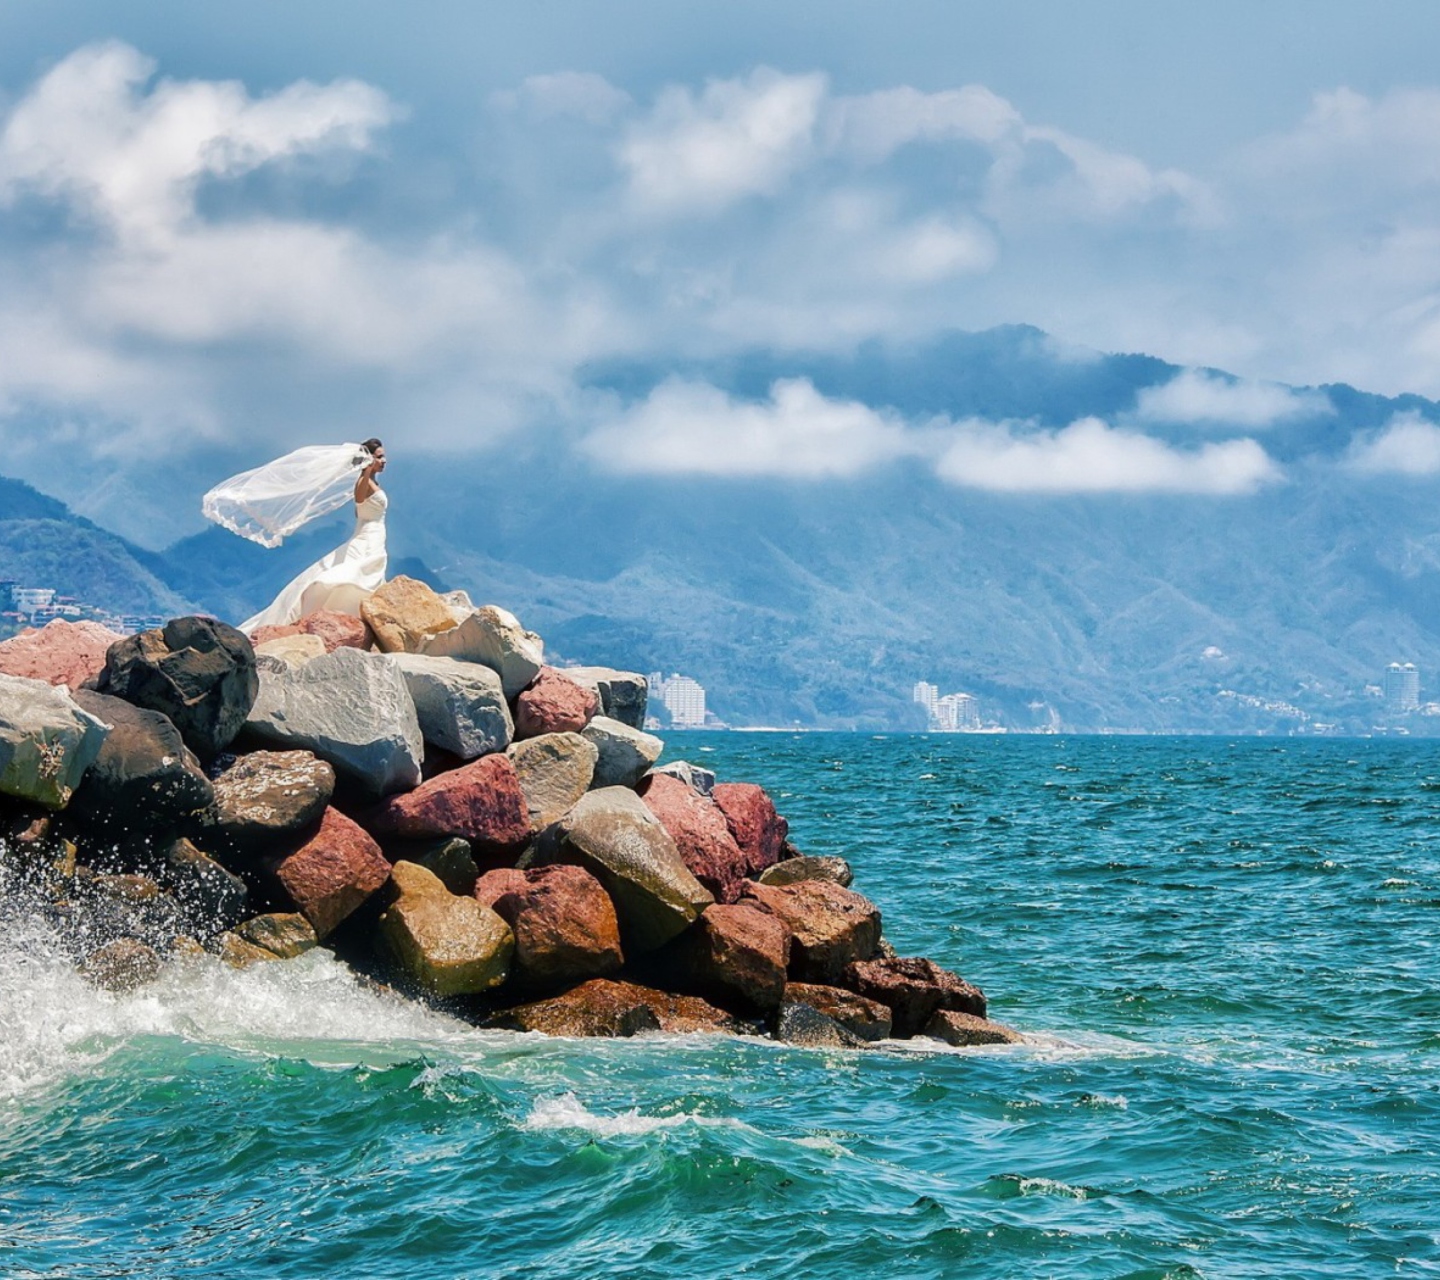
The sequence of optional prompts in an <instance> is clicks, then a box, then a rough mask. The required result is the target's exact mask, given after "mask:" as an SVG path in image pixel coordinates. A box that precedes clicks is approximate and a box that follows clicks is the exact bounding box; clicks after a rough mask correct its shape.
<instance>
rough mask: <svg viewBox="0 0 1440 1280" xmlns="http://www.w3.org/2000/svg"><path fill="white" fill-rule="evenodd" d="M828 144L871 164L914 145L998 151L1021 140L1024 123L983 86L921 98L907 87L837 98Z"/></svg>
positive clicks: (828, 121)
mask: <svg viewBox="0 0 1440 1280" xmlns="http://www.w3.org/2000/svg"><path fill="white" fill-rule="evenodd" d="M825 124H826V127H825V132H826V134H827V138H828V142H829V145H830V146H831V147H832V148H834V149H837V150H845V151H849V152H852V153H853V154H854V155H856V156H857V157H858V158H859V159H861V160H865V161H869V162H871V163H874V162H877V161H880V160H884V159H885V158H886V157H888V156H890V155H891V154H892V153H893V152H895V151H897V150H899V148H901V147H903V146H905V145H906V144H907V143H911V142H920V141H924V142H955V141H959V142H975V143H980V144H982V145H984V146H987V147H994V146H996V145H998V144H999V143H1001V142H1003V141H1004V140H1006V139H1007V138H1013V137H1016V136H1018V134H1019V132H1020V130H1021V129H1022V128H1023V125H1024V120H1023V119H1022V118H1021V115H1020V113H1019V112H1018V111H1017V110H1015V108H1014V107H1013V106H1012V105H1011V104H1010V103H1008V102H1007V101H1005V99H1004V98H1002V97H1000V96H999V95H998V94H995V93H992V92H991V91H990V90H989V89H987V88H985V86H984V85H978V84H971V85H965V86H964V87H963V88H960V89H945V90H942V91H941V92H939V93H921V92H920V90H918V89H913V88H911V87H910V86H909V85H902V86H900V87H899V88H895V89H881V90H879V91H877V92H875V93H864V94H856V95H854V96H852V97H841V98H837V99H835V100H834V101H833V102H832V103H831V105H830V109H829V111H828V112H827V119H826V122H825Z"/></svg>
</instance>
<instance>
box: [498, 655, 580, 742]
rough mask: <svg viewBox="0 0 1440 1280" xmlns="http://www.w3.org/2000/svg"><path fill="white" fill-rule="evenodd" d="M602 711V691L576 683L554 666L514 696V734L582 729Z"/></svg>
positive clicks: (524, 735)
mask: <svg viewBox="0 0 1440 1280" xmlns="http://www.w3.org/2000/svg"><path fill="white" fill-rule="evenodd" d="M599 714H600V695H599V694H598V693H596V692H595V690H594V689H588V688H586V687H585V686H584V685H580V684H576V683H575V681H573V680H571V679H570V678H569V677H568V676H566V675H565V674H564V673H562V672H560V671H557V670H556V669H555V668H554V667H541V668H540V674H539V675H537V676H536V677H535V679H533V680H532V681H531V682H530V683H529V685H527V686H526V687H525V688H524V689H522V690H521V691H520V694H519V696H518V697H516V699H515V737H516V739H517V740H518V739H521V738H538V737H539V736H540V735H541V734H542V733H579V732H580V730H581V729H583V728H584V727H585V726H586V725H587V724H589V723H590V721H591V720H593V719H594V718H595V717H596V716H597V715H599Z"/></svg>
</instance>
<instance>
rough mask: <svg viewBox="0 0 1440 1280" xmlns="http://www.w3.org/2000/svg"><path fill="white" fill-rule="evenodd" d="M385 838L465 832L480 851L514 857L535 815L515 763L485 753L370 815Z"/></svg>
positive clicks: (435, 836)
mask: <svg viewBox="0 0 1440 1280" xmlns="http://www.w3.org/2000/svg"><path fill="white" fill-rule="evenodd" d="M369 823H370V827H371V829H372V830H373V831H375V832H376V834H378V835H380V836H393V837H398V838H399V839H402V840H433V839H439V838H443V837H447V836H459V837H460V838H461V839H462V840H468V841H469V842H470V844H471V845H472V846H473V848H474V850H475V852H476V853H479V854H490V855H493V854H501V855H506V856H509V857H512V858H513V857H514V856H516V855H518V854H519V853H520V851H521V850H522V849H524V847H525V845H526V844H527V843H529V840H530V814H529V810H528V809H527V808H526V806H525V793H524V792H523V791H521V789H520V780H519V778H517V777H516V775H515V766H514V765H512V764H511V763H510V761H509V759H508V758H507V757H505V756H503V755H490V756H482V757H481V758H480V759H479V760H475V761H472V762H471V763H470V764H467V765H464V766H462V767H461V768H459V769H452V770H451V771H450V772H449V773H442V774H440V775H438V776H437V777H434V778H431V779H430V780H429V781H428V782H422V783H421V784H420V785H419V786H418V787H416V788H415V790H414V791H410V792H407V793H406V794H405V795H399V796H392V797H391V798H390V799H389V800H387V801H386V802H385V803H384V805H382V806H381V807H380V808H379V809H378V810H376V812H375V813H374V815H373V816H372V817H371V818H370V819H369Z"/></svg>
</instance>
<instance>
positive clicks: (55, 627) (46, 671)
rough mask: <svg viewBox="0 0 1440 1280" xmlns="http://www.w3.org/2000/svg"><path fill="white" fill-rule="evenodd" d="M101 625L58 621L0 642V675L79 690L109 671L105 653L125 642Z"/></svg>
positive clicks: (60, 619)
mask: <svg viewBox="0 0 1440 1280" xmlns="http://www.w3.org/2000/svg"><path fill="white" fill-rule="evenodd" d="M123 638H124V637H122V636H120V635H119V634H117V633H116V632H114V631H111V630H110V629H109V628H108V627H102V626H101V625H100V624H99V623H98V622H66V621H65V619H63V618H56V619H55V620H54V621H53V622H47V623H46V624H45V625H44V626H43V627H41V628H39V629H38V630H37V629H36V628H34V627H27V628H26V629H25V630H24V631H22V632H20V634H19V635H17V636H14V637H12V638H11V639H9V640H6V641H3V642H0V674H3V675H7V676H24V677H26V678H27V679H29V680H44V681H45V682H46V684H63V685H68V686H69V687H70V688H71V689H78V688H79V687H80V686H81V685H82V684H84V683H85V681H87V680H91V679H94V678H95V677H96V676H98V675H99V674H100V673H101V672H102V671H103V670H104V669H105V653H106V651H107V650H108V649H109V648H110V646H111V645H112V644H114V643H115V642H116V641H117V640H120V639H123Z"/></svg>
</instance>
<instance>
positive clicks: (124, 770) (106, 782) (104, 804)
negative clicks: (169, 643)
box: [70, 689, 214, 840]
mask: <svg viewBox="0 0 1440 1280" xmlns="http://www.w3.org/2000/svg"><path fill="white" fill-rule="evenodd" d="M75 701H76V703H78V704H79V706H80V707H82V708H83V709H84V710H85V711H86V712H88V713H89V714H90V715H92V716H94V717H95V718H96V719H97V720H99V721H101V722H102V723H104V724H107V725H109V726H110V732H109V734H108V735H106V738H105V742H104V745H103V746H101V748H100V751H99V753H98V754H97V755H96V757H95V763H94V764H92V765H91V766H90V770H89V772H88V773H86V775H85V781H84V782H83V783H81V785H80V787H79V788H78V789H77V790H76V792H75V796H74V798H73V799H72V800H71V802H70V812H71V813H72V814H73V815H74V816H75V817H76V818H78V819H79V820H80V821H81V822H83V823H84V824H85V825H86V826H87V827H89V828H90V829H91V830H92V831H94V832H95V833H96V834H98V835H102V836H105V837H107V838H113V839H116V840H120V839H123V838H124V837H126V836H128V835H131V834H134V833H139V832H152V831H158V832H163V831H168V830H171V829H173V828H175V827H177V826H179V825H180V824H181V823H182V822H184V821H186V820H187V819H189V818H190V817H192V816H193V815H195V814H198V813H201V812H203V811H204V810H206V809H208V808H209V806H210V803H211V801H212V800H213V799H214V789H213V788H212V786H211V784H210V779H209V778H207V777H206V776H205V771H204V770H203V769H202V768H201V767H200V762H199V760H197V759H196V758H195V755H194V753H193V752H191V751H190V749H189V748H188V747H186V745H185V743H184V740H183V739H182V738H181V736H180V733H179V731H178V730H177V729H176V728H175V726H174V725H173V724H171V723H170V721H169V719H168V718H167V717H166V716H164V715H162V714H161V713H160V712H158V711H147V710H146V709H145V708H143V707H137V706H132V705H131V704H130V703H129V702H126V701H124V700H123V699H121V698H114V697H111V696H110V695H109V694H104V693H94V692H92V691H91V690H89V689H81V690H79V691H78V692H77V693H76V694H75Z"/></svg>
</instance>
